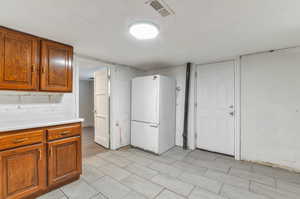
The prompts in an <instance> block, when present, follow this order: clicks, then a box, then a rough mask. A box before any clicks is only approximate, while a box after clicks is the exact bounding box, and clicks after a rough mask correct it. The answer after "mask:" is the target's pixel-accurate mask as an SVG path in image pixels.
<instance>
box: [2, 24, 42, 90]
mask: <svg viewBox="0 0 300 199" xmlns="http://www.w3.org/2000/svg"><path fill="white" fill-rule="evenodd" d="M38 68H39V38H37V37H34V36H31V35H27V34H24V33H20V32H16V31H12V30H8V29H6V28H2V27H0V89H4V90H37V89H38V82H37V81H38V78H37V75H38V74H37V71H38Z"/></svg>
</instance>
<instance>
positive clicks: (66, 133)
mask: <svg viewBox="0 0 300 199" xmlns="http://www.w3.org/2000/svg"><path fill="white" fill-rule="evenodd" d="M70 133H71V132H70V131H65V132H62V133H60V135H61V136H65V135H69V134H70Z"/></svg>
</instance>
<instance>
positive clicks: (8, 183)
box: [0, 144, 46, 199]
mask: <svg viewBox="0 0 300 199" xmlns="http://www.w3.org/2000/svg"><path fill="white" fill-rule="evenodd" d="M43 154H44V145H43V144H36V145H31V146H26V147H19V148H17V149H12V150H6V151H3V152H0V181H1V183H0V198H1V199H20V198H24V197H27V196H29V195H31V194H33V193H36V192H38V191H41V190H43V189H45V186H46V172H45V156H44V155H43Z"/></svg>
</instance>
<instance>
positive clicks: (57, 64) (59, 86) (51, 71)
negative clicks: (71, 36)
mask: <svg viewBox="0 0 300 199" xmlns="http://www.w3.org/2000/svg"><path fill="white" fill-rule="evenodd" d="M41 51H42V54H41V60H42V63H41V84H40V90H42V91H57V92H72V60H73V48H72V47H71V46H67V45H63V44H60V43H56V42H52V41H47V40H43V41H42V47H41Z"/></svg>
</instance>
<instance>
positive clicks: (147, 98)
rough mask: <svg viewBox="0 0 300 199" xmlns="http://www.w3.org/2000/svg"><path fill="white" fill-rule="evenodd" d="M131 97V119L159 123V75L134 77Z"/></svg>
mask: <svg viewBox="0 0 300 199" xmlns="http://www.w3.org/2000/svg"><path fill="white" fill-rule="evenodd" d="M131 99H132V118H131V120H133V121H141V122H147V123H159V121H158V120H159V111H158V108H159V76H147V77H139V78H135V79H133V80H132V97H131Z"/></svg>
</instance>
